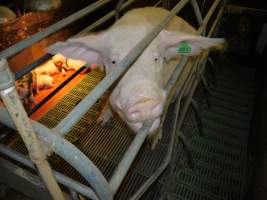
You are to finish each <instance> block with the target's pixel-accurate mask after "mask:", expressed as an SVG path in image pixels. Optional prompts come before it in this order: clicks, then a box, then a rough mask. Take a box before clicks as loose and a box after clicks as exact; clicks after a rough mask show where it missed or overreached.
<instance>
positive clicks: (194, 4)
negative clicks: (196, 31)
mask: <svg viewBox="0 0 267 200" xmlns="http://www.w3.org/2000/svg"><path fill="white" fill-rule="evenodd" d="M190 3H191V5H192V7H193V9H194V12H195V15H196V18H197V22H198V24H199V25H200V26H201V25H202V23H203V18H202V14H201V12H200V9H199V6H198V4H197V1H196V0H190Z"/></svg>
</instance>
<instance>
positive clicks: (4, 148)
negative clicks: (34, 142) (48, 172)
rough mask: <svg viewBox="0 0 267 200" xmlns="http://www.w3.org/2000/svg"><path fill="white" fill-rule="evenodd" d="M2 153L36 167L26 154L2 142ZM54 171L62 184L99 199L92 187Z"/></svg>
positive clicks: (91, 197) (32, 167)
mask: <svg viewBox="0 0 267 200" xmlns="http://www.w3.org/2000/svg"><path fill="white" fill-rule="evenodd" d="M0 153H1V154H3V155H5V156H7V157H9V158H11V159H13V160H15V161H17V162H19V163H21V164H23V165H24V166H26V167H29V168H31V169H35V167H34V164H33V162H32V161H31V160H30V159H28V158H27V157H26V156H24V155H23V154H21V153H19V152H16V151H15V150H13V149H10V148H9V147H7V146H5V145H3V144H0ZM52 173H53V174H54V176H55V178H56V180H57V181H58V182H59V183H61V184H62V185H64V186H66V187H68V188H71V189H73V190H75V191H77V192H79V193H80V194H82V195H83V196H85V197H88V198H90V199H92V200H97V199H98V197H97V196H96V194H95V193H94V191H93V190H92V189H90V188H89V187H87V186H85V185H83V184H81V183H79V182H77V181H75V180H73V179H71V178H69V177H67V176H65V175H63V174H61V173H59V172H57V171H55V170H52Z"/></svg>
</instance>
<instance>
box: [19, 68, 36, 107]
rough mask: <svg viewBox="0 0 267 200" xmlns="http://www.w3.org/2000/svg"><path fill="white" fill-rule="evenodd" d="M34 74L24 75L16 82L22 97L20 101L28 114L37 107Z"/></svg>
mask: <svg viewBox="0 0 267 200" xmlns="http://www.w3.org/2000/svg"><path fill="white" fill-rule="evenodd" d="M32 82H33V78H32V74H31V73H30V74H27V75H24V76H23V77H22V78H20V79H18V80H16V82H15V86H16V89H17V92H18V95H19V97H20V100H21V102H22V104H23V106H24V108H25V110H26V111H27V112H29V111H30V110H31V108H32V107H33V106H34V105H36V102H35V99H34V96H33V91H32Z"/></svg>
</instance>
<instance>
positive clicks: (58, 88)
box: [28, 67, 86, 116]
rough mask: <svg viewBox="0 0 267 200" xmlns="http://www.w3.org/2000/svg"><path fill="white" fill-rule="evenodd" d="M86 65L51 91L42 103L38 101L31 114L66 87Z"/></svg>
mask: <svg viewBox="0 0 267 200" xmlns="http://www.w3.org/2000/svg"><path fill="white" fill-rule="evenodd" d="M85 68H86V67H81V68H80V69H79V70H77V71H76V72H74V73H73V74H72V75H71V76H70V77H69V78H68V79H66V80H65V81H64V82H63V83H61V84H60V85H59V86H58V87H57V88H56V89H54V90H53V91H52V92H50V93H49V94H48V95H47V96H46V97H45V98H44V99H42V101H41V102H40V103H38V104H37V105H36V106H35V107H34V108H33V109H32V110H31V111H30V112H29V113H28V115H29V116H31V115H32V114H33V113H34V112H36V111H37V110H38V109H39V108H41V107H42V106H43V105H44V104H45V103H46V102H47V101H49V100H50V99H51V98H52V97H53V96H55V95H56V94H57V93H58V92H59V91H60V90H61V89H62V88H63V87H65V86H66V85H67V84H68V83H69V82H70V81H71V80H72V79H74V78H75V77H76V76H77V75H78V74H80V73H81V72H82V71H83V70H84V69H85Z"/></svg>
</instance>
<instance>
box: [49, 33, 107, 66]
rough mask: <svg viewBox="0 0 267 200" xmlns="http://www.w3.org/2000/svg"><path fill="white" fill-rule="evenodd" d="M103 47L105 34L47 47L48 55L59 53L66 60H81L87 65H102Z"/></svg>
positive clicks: (69, 40) (70, 40)
mask: <svg viewBox="0 0 267 200" xmlns="http://www.w3.org/2000/svg"><path fill="white" fill-rule="evenodd" d="M104 45H105V34H104V33H99V34H92V35H88V36H84V37H77V38H71V39H68V40H66V41H65V42H57V43H55V44H53V45H51V46H49V47H48V49H47V50H48V53H50V54H53V55H55V54H57V53H60V54H62V55H64V56H65V57H67V58H72V59H77V60H82V61H85V62H87V63H88V64H91V63H97V64H100V65H102V64H103V62H102V54H103V51H104V49H105V48H104Z"/></svg>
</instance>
